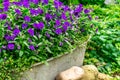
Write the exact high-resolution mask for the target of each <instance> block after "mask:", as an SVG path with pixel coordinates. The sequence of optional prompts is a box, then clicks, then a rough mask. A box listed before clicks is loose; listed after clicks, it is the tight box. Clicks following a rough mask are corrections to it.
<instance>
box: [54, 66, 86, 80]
mask: <svg viewBox="0 0 120 80" xmlns="http://www.w3.org/2000/svg"><path fill="white" fill-rule="evenodd" d="M83 74H84V70H83V69H82V68H80V67H77V66H73V67H71V68H70V69H68V70H66V71H63V72H61V73H60V74H58V76H57V77H56V80H80V79H81V78H82V76H83Z"/></svg>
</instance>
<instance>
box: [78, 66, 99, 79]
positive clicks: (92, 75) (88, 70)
mask: <svg viewBox="0 0 120 80" xmlns="http://www.w3.org/2000/svg"><path fill="white" fill-rule="evenodd" d="M82 69H83V70H84V72H85V73H84V75H83V76H82V78H81V79H80V80H96V78H97V75H98V69H97V68H96V67H95V66H94V65H85V66H82Z"/></svg>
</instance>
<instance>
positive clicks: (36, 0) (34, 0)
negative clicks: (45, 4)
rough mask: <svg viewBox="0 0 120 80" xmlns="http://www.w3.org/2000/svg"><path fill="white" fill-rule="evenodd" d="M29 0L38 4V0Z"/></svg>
mask: <svg viewBox="0 0 120 80" xmlns="http://www.w3.org/2000/svg"><path fill="white" fill-rule="evenodd" d="M30 1H31V2H33V3H34V4H38V3H39V0H30Z"/></svg>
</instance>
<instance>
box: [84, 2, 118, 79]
mask: <svg viewBox="0 0 120 80" xmlns="http://www.w3.org/2000/svg"><path fill="white" fill-rule="evenodd" d="M113 6H114V7H113ZM119 7H120V5H118V4H115V5H107V6H104V7H101V6H99V5H89V8H93V9H94V11H93V14H92V15H93V16H94V15H98V16H99V23H100V25H101V28H103V29H104V30H101V31H99V32H98V33H97V34H96V35H94V36H93V37H92V39H91V41H90V43H89V45H88V49H87V52H86V58H85V61H84V64H94V65H96V66H97V67H98V69H99V71H100V72H104V73H106V74H109V75H111V76H113V77H115V79H113V80H119V79H120V74H119V73H120V63H119V62H120V46H119V45H120V15H119V14H120V9H119Z"/></svg>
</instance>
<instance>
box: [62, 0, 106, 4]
mask: <svg viewBox="0 0 120 80" xmlns="http://www.w3.org/2000/svg"><path fill="white" fill-rule="evenodd" d="M60 1H62V2H64V4H69V5H70V4H80V3H81V4H84V5H86V4H99V5H104V1H105V0H60Z"/></svg>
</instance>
